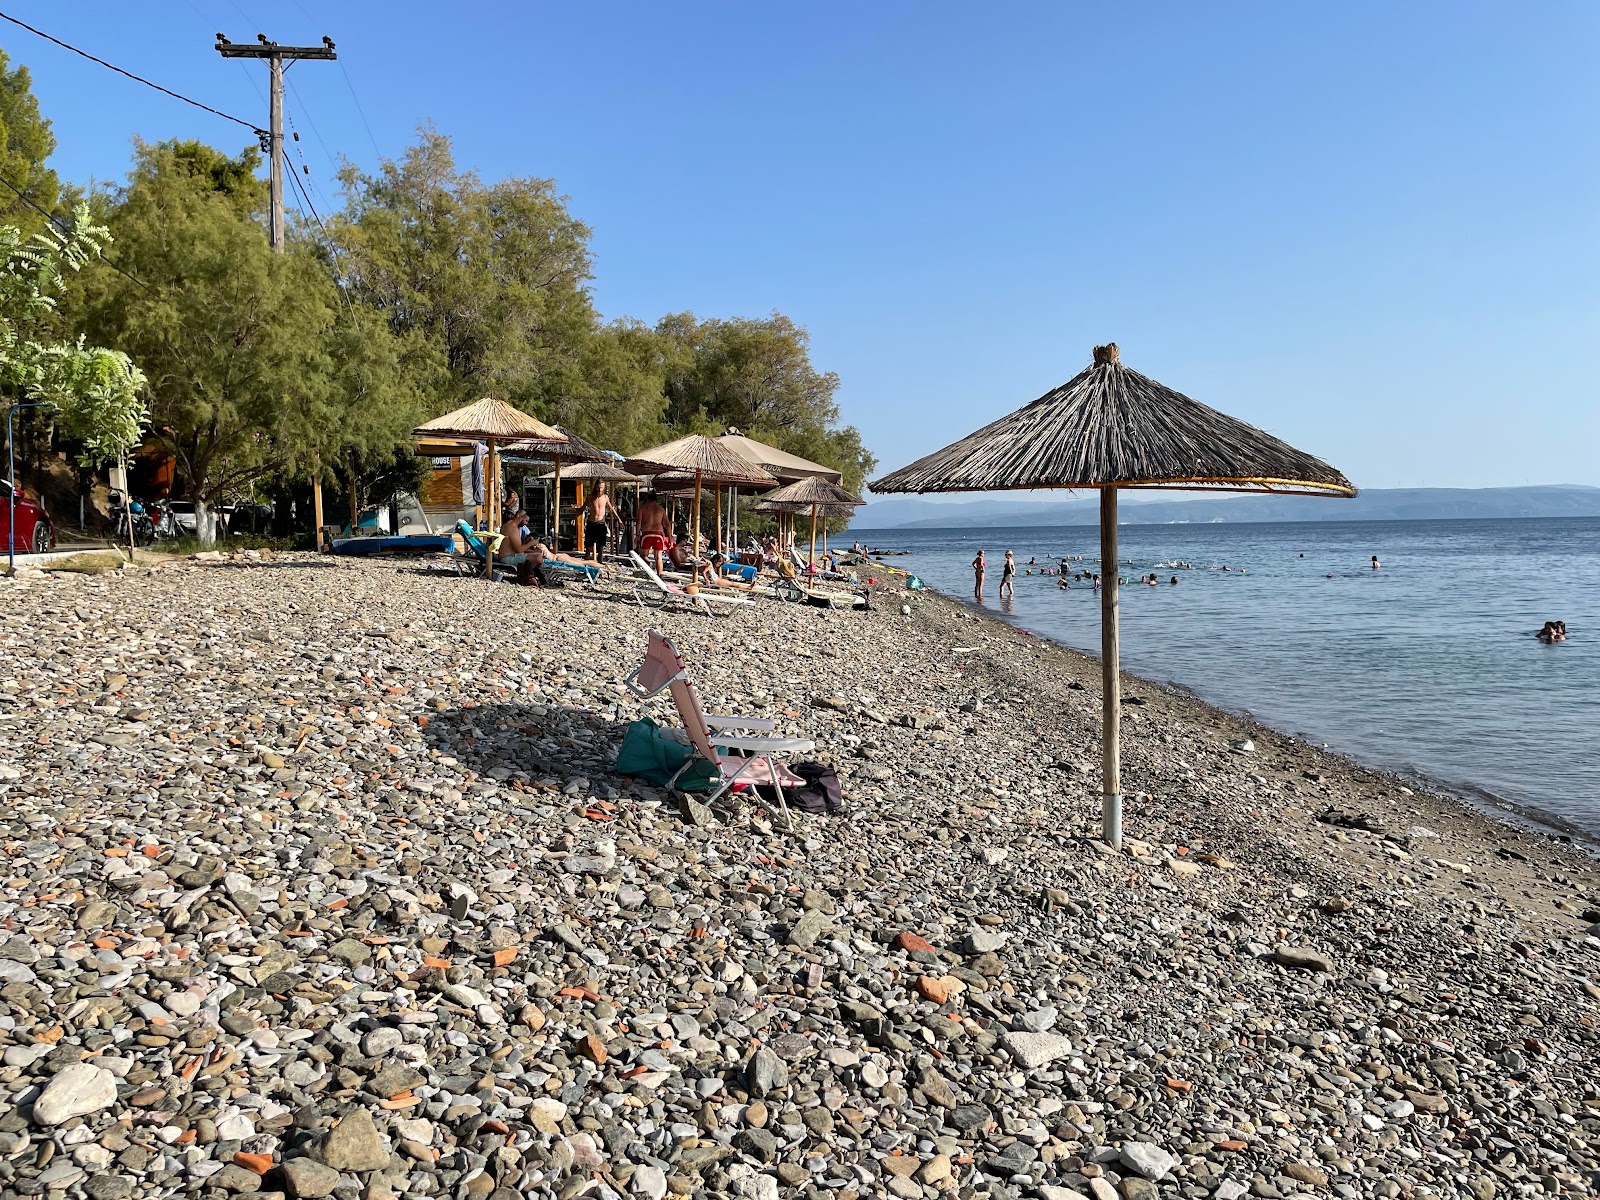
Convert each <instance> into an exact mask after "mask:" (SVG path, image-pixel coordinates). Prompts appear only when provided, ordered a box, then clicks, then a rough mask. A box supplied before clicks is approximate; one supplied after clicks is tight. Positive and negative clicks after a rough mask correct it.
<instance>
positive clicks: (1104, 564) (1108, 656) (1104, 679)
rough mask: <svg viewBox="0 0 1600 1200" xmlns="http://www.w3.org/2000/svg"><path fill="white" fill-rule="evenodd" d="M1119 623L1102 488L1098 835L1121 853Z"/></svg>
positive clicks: (1112, 532) (1112, 536) (1113, 539)
mask: <svg viewBox="0 0 1600 1200" xmlns="http://www.w3.org/2000/svg"><path fill="white" fill-rule="evenodd" d="M1117 624H1118V619H1117V489H1116V488H1114V487H1106V488H1101V489H1100V687H1101V696H1100V756H1101V787H1100V792H1101V796H1100V822H1101V823H1100V835H1101V837H1102V838H1103V839H1104V840H1105V843H1106V845H1108V846H1110V847H1111V848H1112V849H1113V850H1120V849H1122V675H1121V670H1120V664H1119V654H1118V632H1119V631H1118V628H1117Z"/></svg>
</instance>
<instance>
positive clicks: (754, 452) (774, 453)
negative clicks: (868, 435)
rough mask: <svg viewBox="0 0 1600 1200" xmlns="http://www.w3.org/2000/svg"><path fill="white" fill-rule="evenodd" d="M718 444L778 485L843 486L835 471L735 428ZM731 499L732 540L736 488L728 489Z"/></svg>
mask: <svg viewBox="0 0 1600 1200" xmlns="http://www.w3.org/2000/svg"><path fill="white" fill-rule="evenodd" d="M717 443H718V444H719V445H722V446H726V447H727V448H728V449H729V450H732V451H733V452H734V453H735V454H737V455H738V456H739V457H740V458H742V459H744V460H745V462H747V463H753V464H754V465H755V466H758V467H760V468H761V469H762V470H763V471H765V472H766V473H767V474H769V475H771V476H772V477H773V478H774V479H776V480H777V481H778V482H779V483H797V482H799V481H800V480H802V479H826V480H827V481H828V482H829V483H842V482H844V476H843V475H842V474H841V473H840V472H838V471H836V470H835V469H834V468H832V467H829V466H825V465H824V464H822V463H819V462H812V461H811V460H810V459H809V458H801V457H800V455H798V454H790V453H789V452H788V451H787V450H779V449H778V448H777V447H776V446H769V445H767V443H766V442H758V441H757V440H756V439H755V438H753V437H746V436H745V435H744V434H742V433H740V432H739V431H738V430H737V429H731V428H730V429H729V430H728V432H727V433H725V434H723V435H722V436H721V437H719V438H717ZM728 491H729V493H730V495H731V498H732V500H733V531H734V534H735V537H737V535H738V532H739V489H738V488H737V487H730V488H729V489H728Z"/></svg>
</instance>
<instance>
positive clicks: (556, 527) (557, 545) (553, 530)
mask: <svg viewBox="0 0 1600 1200" xmlns="http://www.w3.org/2000/svg"><path fill="white" fill-rule="evenodd" d="M551 512H552V513H554V514H555V515H554V517H553V519H552V521H551V524H550V549H552V550H554V551H555V552H556V553H557V554H559V553H561V455H559V454H558V455H556V488H555V501H554V502H553V504H552V505H551Z"/></svg>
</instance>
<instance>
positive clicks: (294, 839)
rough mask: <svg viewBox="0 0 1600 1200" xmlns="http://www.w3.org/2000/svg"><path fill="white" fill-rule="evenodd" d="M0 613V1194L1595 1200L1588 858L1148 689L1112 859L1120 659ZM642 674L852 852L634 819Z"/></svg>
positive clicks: (820, 629) (993, 625) (162, 601)
mask: <svg viewBox="0 0 1600 1200" xmlns="http://www.w3.org/2000/svg"><path fill="white" fill-rule="evenodd" d="M0 595H3V597H4V599H5V601H6V603H5V604H4V605H0V630H4V631H5V633H6V635H7V636H6V637H5V638H3V639H0V668H3V669H0V840H3V841H4V843H5V845H6V848H7V852H8V854H9V856H10V865H9V867H8V872H7V874H8V878H5V879H0V924H3V925H4V929H5V932H4V933H3V934H0V1048H3V1055H0V1057H3V1059H4V1065H3V1067H0V1190H4V1191H6V1192H7V1194H10V1193H11V1192H13V1191H14V1192H16V1193H17V1194H28V1195H34V1194H40V1195H42V1194H46V1193H49V1194H59V1195H65V1196H75V1195H78V1194H79V1193H82V1194H84V1195H86V1196H87V1197H88V1198H89V1200H132V1198H133V1197H135V1196H137V1197H138V1200H168V1198H172V1200H176V1198H177V1197H179V1196H199V1197H204V1200H222V1198H223V1197H224V1196H226V1195H228V1194H238V1193H243V1194H246V1195H249V1194H259V1193H278V1194H283V1195H289V1196H297V1197H311V1196H313V1195H320V1196H326V1195H330V1194H331V1195H335V1196H351V1197H355V1196H365V1197H367V1198H368V1200H391V1198H392V1197H396V1196H402V1195H404V1196H419V1197H420V1196H428V1197H432V1196H467V1197H469V1198H471V1197H476V1198H477V1200H512V1198H514V1197H528V1198H530V1200H572V1198H573V1197H576V1196H578V1195H590V1196H596V1197H603V1198H605V1200H621V1198H623V1197H628V1198H630V1200H631V1198H632V1197H642V1198H644V1200H666V1197H668V1196H669V1195H670V1196H673V1197H680V1196H688V1197H693V1198H695V1200H701V1198H703V1200H725V1198H726V1200H777V1198H781V1200H789V1198H791V1197H795V1198H798V1197H804V1198H805V1200H876V1198H877V1197H880V1196H893V1197H896V1198H897V1200H978V1198H987V1200H1080V1198H1088V1200H1203V1198H1221V1200H1238V1198H1239V1197H1242V1196H1244V1195H1247V1194H1251V1193H1253V1194H1255V1195H1260V1196H1264V1197H1280V1198H1288V1197H1294V1198H1297V1200H1298V1198H1305V1200H1323V1197H1325V1196H1327V1195H1329V1194H1330V1193H1331V1194H1334V1195H1337V1196H1339V1197H1341V1198H1343V1200H1351V1198H1353V1197H1363V1198H1364V1197H1366V1196H1381V1197H1403V1198H1404V1200H1455V1198H1456V1197H1471V1198H1473V1200H1484V1198H1485V1197H1495V1196H1504V1195H1518V1194H1523V1193H1525V1192H1531V1191H1533V1190H1536V1189H1539V1188H1541V1187H1542V1186H1543V1185H1544V1183H1545V1181H1546V1180H1553V1181H1554V1183H1555V1184H1556V1186H1557V1187H1558V1188H1559V1189H1560V1190H1561V1191H1562V1192H1563V1194H1567V1195H1573V1196H1585V1195H1589V1196H1592V1195H1594V1193H1595V1189H1594V1184H1593V1182H1592V1172H1594V1171H1595V1170H1596V1169H1600V1095H1597V1093H1596V1090H1595V1084H1594V1078H1593V1062H1594V1058H1593V1050H1594V1045H1595V1032H1594V1031H1595V1025H1596V1020H1597V1019H1600V871H1597V870H1596V866H1595V863H1594V862H1592V861H1591V860H1588V859H1586V858H1585V857H1584V856H1583V855H1581V854H1579V853H1578V852H1576V851H1575V850H1573V849H1572V848H1571V847H1570V846H1565V845H1563V844H1560V843H1558V842H1555V841H1553V840H1552V839H1551V838H1548V837H1545V836H1538V835H1534V834H1530V833H1524V832H1519V831H1517V830H1515V829H1512V828H1508V827H1506V826H1504V825H1502V824H1499V823H1496V822H1492V821H1491V820H1490V819H1489V818H1487V817H1484V816H1482V815H1479V814H1477V813H1474V812H1472V811H1470V810H1468V809H1466V808H1464V807H1463V806H1461V805H1459V804H1458V803H1456V802H1454V801H1451V800H1448V799H1445V798H1442V797H1433V796H1429V795H1426V794H1416V793H1413V792H1412V791H1410V790H1409V789H1407V788H1405V787H1404V786H1403V785H1401V784H1399V783H1397V782H1396V781H1395V780H1394V779H1393V778H1392V777H1389V776H1385V775H1382V774H1380V773H1377V772H1373V771H1371V770H1368V769H1366V768H1363V767H1360V766H1359V765H1357V764H1352V763H1350V762H1349V761H1348V760H1345V759H1342V758H1340V757H1339V756H1336V755H1333V754H1331V753H1329V752H1326V751H1321V750H1319V749H1317V748H1315V747H1312V746H1309V745H1307V744H1305V743H1301V742H1299V741H1297V740H1295V739H1293V738H1289V737H1286V736H1284V735H1281V734H1278V733H1276V732H1274V731H1271V730H1269V729H1266V728H1264V727H1259V726H1257V725H1255V724H1253V723H1252V722H1250V721H1248V720H1246V719H1244V718H1242V717H1239V716H1237V715H1235V714H1229V713H1226V712H1223V711H1221V710H1218V709H1215V708H1212V707H1211V706H1209V705H1206V704H1204V703H1203V702H1202V701H1199V700H1198V699H1196V698H1194V697H1193V696H1191V695H1187V694H1184V693H1181V692H1178V691H1176V690H1173V689H1169V688H1165V687H1162V686H1160V685H1157V684H1153V683H1149V682H1147V681H1144V680H1140V679H1138V678H1135V677H1132V676H1129V677H1127V680H1126V683H1125V692H1124V695H1125V699H1126V700H1127V708H1126V710H1125V717H1124V786H1125V788H1126V789H1128V798H1127V801H1126V804H1125V812H1124V827H1125V831H1126V836H1127V837H1128V839H1129V840H1128V843H1127V846H1126V849H1125V850H1124V851H1123V852H1121V853H1114V852H1112V851H1111V850H1110V849H1109V847H1106V846H1105V845H1104V844H1103V843H1101V842H1099V841H1098V831H1099V812H1100V798H1099V775H1098V745H1099V728H1098V710H1099V692H1098V676H1099V666H1098V664H1097V663H1095V662H1094V661H1093V660H1090V659H1088V658H1086V657H1085V656H1083V655H1081V654H1079V653H1078V652H1076V651H1073V650H1071V649H1069V648H1066V647H1061V646H1058V645H1055V644H1054V643H1051V642H1048V641H1046V640H1045V639H1042V638H1038V637H1035V636H1033V635H1031V634H1027V633H1025V632H1023V631H1021V630H1018V629H1016V628H1015V627H1013V626H1010V625H1008V624H1006V623H1004V622H1001V621H997V620H994V619H988V620H985V619H984V616H986V614H978V613H976V612H972V611H969V610H968V609H966V608H965V607H964V606H963V605H961V604H960V603H959V602H956V601H953V600H951V599H949V598H948V597H946V596H943V595H937V594H929V593H925V592H916V593H912V592H904V591H901V592H899V593H897V594H896V593H894V592H892V591H890V590H888V589H886V590H885V591H882V592H879V593H877V594H876V596H875V600H876V603H875V607H874V608H873V609H872V610H870V611H859V610H852V611H846V610H832V609H821V608H813V607H809V606H797V605H790V604H783V603H779V602H777V601H772V602H770V603H765V604H757V605H754V606H751V607H748V608H741V609H739V610H738V611H737V612H735V613H733V614H731V615H729V616H726V617H722V618H710V617H705V616H702V615H699V614H695V613H689V612H681V611H670V610H653V609H644V608H642V607H641V606H639V605H638V604H637V603H636V602H635V601H634V600H633V598H632V593H631V590H630V589H628V588H627V587H622V586H618V585H617V584H615V583H611V584H608V585H605V586H603V587H601V588H598V589H587V588H563V589H556V590H541V589H533V588H518V587H511V586H507V585H500V584H495V585H491V584H487V583H484V582H482V581H479V580H473V579H463V578H458V577H456V576H454V575H453V574H444V573H442V572H438V573H435V572H430V571H429V570H428V568H427V565H426V564H422V563H414V562H406V563H396V562H379V561H363V560H359V559H331V558H328V559H324V558H317V557H315V556H309V555H276V554H270V553H265V552H246V553H244V554H241V555H237V556H235V557H233V558H224V559H220V560H216V561H210V562H195V561H177V562H170V563H167V564H164V565H162V566H159V567H153V568H148V569H146V568H133V569H128V570H125V571H123V572H117V573H108V574H103V575H79V576H66V575H62V576H44V575H31V576H24V577H20V578H18V579H16V580H12V581H9V582H8V583H6V584H4V585H0ZM902 608H904V609H905V610H906V611H904V612H903V611H902ZM174 613H192V614H197V615H196V616H195V617H194V618H193V619H192V620H186V621H174V620H173V614H174ZM651 628H656V629H660V630H661V631H663V632H664V633H666V634H667V635H668V636H670V637H672V638H673V639H674V640H675V642H676V644H677V645H678V647H679V648H680V650H681V651H682V652H683V654H684V655H685V658H686V661H687V662H688V663H689V664H691V670H692V673H693V677H694V679H695V682H696V687H697V689H698V691H699V693H700V695H701V696H702V697H703V700H704V703H705V705H706V706H707V707H708V708H709V709H710V710H711V711H713V712H721V713H736V714H747V715H753V716H761V717H765V718H768V719H770V720H772V721H773V722H774V723H775V726H776V729H775V732H776V733H777V734H779V735H781V736H786V737H795V738H806V739H812V740H814V742H815V745H816V748H815V750H813V751H808V752H806V753H804V754H802V755H800V756H799V757H802V758H815V759H817V760H819V761H822V762H825V763H828V764H831V765H833V766H835V768H836V770H837V772H838V776H839V778H840V781H841V783H842V787H843V792H844V799H845V811H844V813H843V814H842V815H841V816H839V817H835V818H829V817H822V816H810V815H805V814H798V813H797V814H795V816H794V819H793V828H792V829H788V828H786V827H785V823H784V822H783V821H782V820H781V818H779V817H778V815H777V814H775V813H774V812H773V811H772V807H773V806H772V805H771V804H770V803H768V802H762V801H760V800H758V799H757V798H754V797H748V796H747V797H735V798H733V799H731V800H730V801H728V802H726V803H721V804H719V805H718V807H717V808H716V810H714V811H708V810H706V809H705V808H704V806H702V805H698V804H688V803H683V802H680V800H679V799H678V798H677V797H674V796H672V795H669V794H668V793H667V792H665V791H664V790H663V789H661V788H659V787H655V786H651V785H649V784H647V783H645V782H643V781H641V780H638V779H629V778H625V777H622V776H619V775H618V774H617V773H616V767H615V763H616V752H617V747H618V745H619V743H620V742H621V740H622V738H623V737H624V735H625V733H626V730H627V728H628V727H629V725H630V724H631V723H632V722H635V721H637V720H639V719H640V718H642V717H645V716H649V717H651V718H653V719H655V720H657V721H659V722H660V723H661V724H663V725H667V726H675V725H677V724H678V718H677V715H676V713H675V711H674V707H673V705H672V703H671V702H670V701H669V700H667V699H666V698H664V697H658V698H657V699H655V700H652V701H649V702H641V701H640V700H638V699H637V698H636V697H635V696H634V695H633V694H631V693H630V692H629V691H628V690H627V688H626V686H625V682H624V681H625V678H626V677H627V675H628V674H629V673H630V672H632V671H633V670H634V669H635V668H636V667H637V666H638V665H639V662H640V659H641V657H642V655H643V652H644V648H645V645H646V639H647V632H648V631H649V630H650V629H651ZM958 647H959V648H962V649H963V650H966V651H969V652H967V653H960V654H957V653H955V652H954V651H955V649H956V648H958ZM1245 739H1250V745H1249V747H1248V748H1244V747H1243V743H1244V741H1245Z"/></svg>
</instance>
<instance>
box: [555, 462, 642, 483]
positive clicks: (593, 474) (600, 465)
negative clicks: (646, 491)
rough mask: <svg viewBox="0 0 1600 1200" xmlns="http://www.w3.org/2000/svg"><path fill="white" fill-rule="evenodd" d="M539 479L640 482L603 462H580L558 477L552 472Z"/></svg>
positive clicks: (625, 472)
mask: <svg viewBox="0 0 1600 1200" xmlns="http://www.w3.org/2000/svg"><path fill="white" fill-rule="evenodd" d="M539 478H540V479H582V480H585V481H586V482H589V483H595V482H600V483H639V482H642V481H641V480H640V478H639V476H637V475H631V474H629V473H628V472H627V471H624V470H623V469H622V468H621V467H613V466H612V465H611V464H610V463H605V462H580V463H573V464H572V465H571V466H570V467H565V468H563V470H562V471H561V473H560V474H559V475H558V474H557V473H556V472H554V471H552V472H551V473H550V474H548V475H541V476H539Z"/></svg>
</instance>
